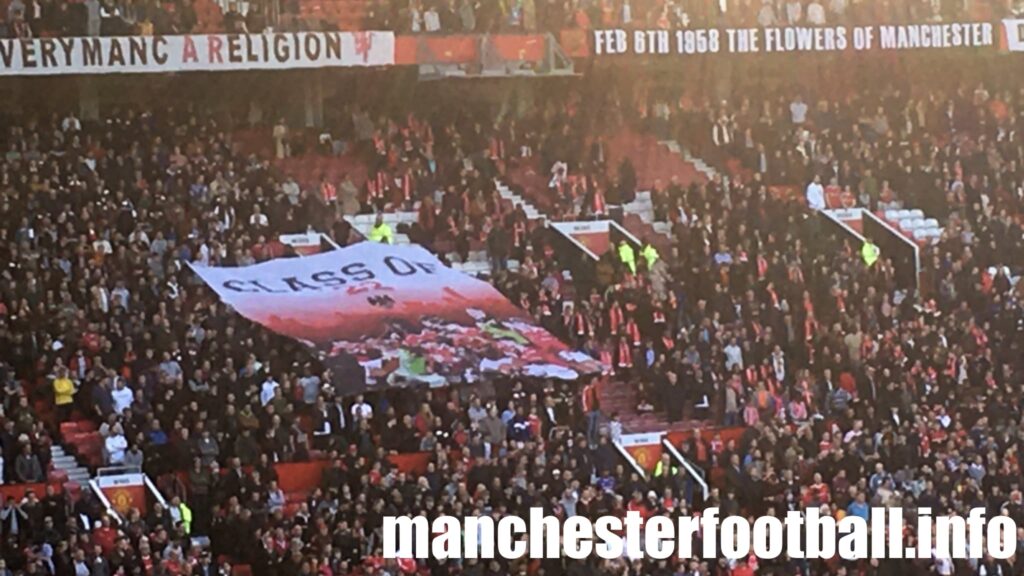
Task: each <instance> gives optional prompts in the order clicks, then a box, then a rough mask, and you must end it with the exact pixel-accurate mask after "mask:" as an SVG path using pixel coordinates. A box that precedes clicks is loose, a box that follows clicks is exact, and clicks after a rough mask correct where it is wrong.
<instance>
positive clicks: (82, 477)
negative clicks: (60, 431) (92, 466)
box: [49, 444, 90, 486]
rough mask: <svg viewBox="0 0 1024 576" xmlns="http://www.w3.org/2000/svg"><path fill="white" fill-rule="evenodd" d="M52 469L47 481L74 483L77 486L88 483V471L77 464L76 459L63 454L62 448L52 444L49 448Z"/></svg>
mask: <svg viewBox="0 0 1024 576" xmlns="http://www.w3.org/2000/svg"><path fill="white" fill-rule="evenodd" d="M50 453H51V456H52V462H53V469H52V470H51V471H50V478H49V480H51V481H53V480H62V481H63V482H75V483H76V484H78V485H79V486H84V485H86V484H88V483H89V478H90V475H89V469H88V468H86V467H85V466H82V465H81V464H79V463H78V459H76V458H75V457H74V456H72V455H70V454H67V453H66V452H64V447H63V446H61V445H59V444H54V445H53V446H51V447H50Z"/></svg>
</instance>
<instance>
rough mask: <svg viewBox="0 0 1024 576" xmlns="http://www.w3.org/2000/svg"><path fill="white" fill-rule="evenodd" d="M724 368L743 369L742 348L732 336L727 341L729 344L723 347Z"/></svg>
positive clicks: (730, 369)
mask: <svg viewBox="0 0 1024 576" xmlns="http://www.w3.org/2000/svg"><path fill="white" fill-rule="evenodd" d="M724 352H725V369H726V370H728V371H730V372H731V371H732V370H733V369H735V368H739V369H740V370H742V369H743V349H742V348H740V345H739V344H737V343H736V339H735V338H733V339H732V340H730V341H729V345H728V346H726V347H725V350H724Z"/></svg>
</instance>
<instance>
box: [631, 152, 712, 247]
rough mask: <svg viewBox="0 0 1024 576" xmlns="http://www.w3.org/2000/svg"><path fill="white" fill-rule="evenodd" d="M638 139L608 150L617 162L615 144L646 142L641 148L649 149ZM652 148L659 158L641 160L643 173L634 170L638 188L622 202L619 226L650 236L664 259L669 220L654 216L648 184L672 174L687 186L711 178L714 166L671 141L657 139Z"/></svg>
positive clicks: (669, 243) (669, 238)
mask: <svg viewBox="0 0 1024 576" xmlns="http://www.w3.org/2000/svg"><path fill="white" fill-rule="evenodd" d="M638 138H639V137H636V136H634V137H632V138H630V139H628V140H626V142H625V144H623V143H617V144H614V145H613V146H612V148H613V149H614V150H615V152H613V153H612V156H613V157H618V158H619V162H621V159H622V158H623V157H624V156H625V154H624V151H623V148H619V147H620V146H626V145H628V144H629V142H630V141H632V142H646V144H644V145H643V146H644V147H645V149H648V150H651V149H650V148H649V147H650V142H649V141H646V140H644V139H642V138H640V139H638ZM654 150H657V151H658V152H657V156H659V157H660V160H655V162H656V164H655V165H652V164H651V163H650V162H647V163H645V164H644V165H645V169H644V170H645V172H644V173H641V172H640V170H639V169H638V170H637V180H638V186H640V190H641V191H638V192H637V193H636V196H635V197H634V198H633V200H632V201H630V202H628V203H626V204H623V205H622V212H623V218H622V225H623V226H625V227H626V229H627V230H629V231H630V232H631V233H632V234H633V235H634V236H636V237H637V238H640V239H650V240H651V243H652V244H654V247H655V248H657V249H658V252H659V253H660V254H661V255H662V257H665V258H668V257H669V256H670V255H671V253H672V246H673V241H672V223H671V222H665V221H658V220H656V219H655V213H654V202H653V201H652V200H651V192H650V187H651V186H653V185H654V182H655V181H656V180H661V181H662V183H667V182H669V181H670V180H671V179H672V177H673V176H677V177H678V178H679V182H680V183H681V184H682V185H684V186H689V185H690V184H692V183H694V182H698V183H703V182H707V181H710V180H711V179H712V178H713V177H714V175H715V169H714V168H712V167H711V166H709V165H708V164H706V163H705V162H704V161H703V160H701V159H699V158H695V157H693V156H691V155H690V154H689V152H687V151H685V150H683V149H682V147H681V146H679V143H677V142H676V141H675V140H669V141H664V142H658V143H657V147H656V148H654ZM666 152H667V154H666ZM648 156H649V154H646V155H643V156H642V157H644V158H646V157H648ZM630 158H631V161H632V162H634V167H636V160H634V159H633V157H632V156H630ZM652 173H653V174H655V175H665V174H669V176H668V178H667V179H663V178H660V177H652V176H651V174H652ZM644 185H647V186H646V188H644Z"/></svg>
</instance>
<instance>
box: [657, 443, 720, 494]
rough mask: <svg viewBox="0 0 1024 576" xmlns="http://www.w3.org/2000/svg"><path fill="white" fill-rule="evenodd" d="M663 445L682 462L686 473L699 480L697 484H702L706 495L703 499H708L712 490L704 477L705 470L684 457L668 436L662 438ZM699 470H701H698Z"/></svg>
mask: <svg viewBox="0 0 1024 576" xmlns="http://www.w3.org/2000/svg"><path fill="white" fill-rule="evenodd" d="M661 445H662V446H664V447H665V449H666V450H668V453H669V454H671V455H672V457H673V458H675V459H676V461H677V462H679V463H680V464H682V466H683V468H684V469H685V470H686V473H687V474H689V475H690V476H692V477H693V479H694V480H696V481H697V484H699V485H700V489H701V494H702V495H703V497H704V498H703V499H704V500H707V499H708V494H709V492H710V490H709V488H708V482H707V480H705V479H704V471H703V470H700V469H699V468H697V467H695V466H694V465H693V464H691V463H690V461H689V460H687V459H686V458H684V457H683V455H682V454H680V453H679V450H677V449H676V447H675V446H673V445H672V443H671V442H669V440H668V438H662V439H661ZM698 470H700V471H699V472H698Z"/></svg>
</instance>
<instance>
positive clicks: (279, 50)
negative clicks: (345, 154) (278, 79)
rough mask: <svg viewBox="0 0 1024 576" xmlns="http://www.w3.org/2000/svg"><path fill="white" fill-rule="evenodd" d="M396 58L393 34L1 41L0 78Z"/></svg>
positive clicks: (375, 62)
mask: <svg viewBox="0 0 1024 576" xmlns="http://www.w3.org/2000/svg"><path fill="white" fill-rule="evenodd" d="M394 63H395V34H394V32H376V31H374V32H289V33H273V34H271V33H268V34H202V35H185V36H118V37H111V38H81V37H78V38H35V39H32V40H18V39H5V40H0V76H3V75H8V76H14V75H18V76H47V75H58V74H123V73H140V72H198V71H208V72H209V71H220V70H284V69H295V68H329V67H346V66H388V65H392V64H394Z"/></svg>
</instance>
